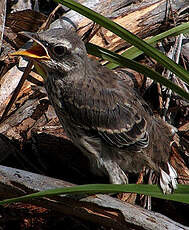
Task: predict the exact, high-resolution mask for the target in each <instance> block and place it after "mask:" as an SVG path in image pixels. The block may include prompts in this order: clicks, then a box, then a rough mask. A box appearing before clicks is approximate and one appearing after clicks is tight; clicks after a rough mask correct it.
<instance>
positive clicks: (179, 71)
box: [56, 0, 189, 84]
mask: <svg viewBox="0 0 189 230" xmlns="http://www.w3.org/2000/svg"><path fill="white" fill-rule="evenodd" d="M56 1H57V2H59V3H62V4H63V5H65V6H67V7H69V8H71V9H73V10H75V11H77V12H78V13H80V14H82V15H84V16H86V17H88V18H89V19H91V20H93V21H94V22H96V23H98V24H100V25H102V26H103V27H105V28H106V29H108V30H110V31H112V32H113V33H115V34H117V35H118V36H119V37H121V38H123V39H124V40H126V41H128V42H129V43H131V44H132V45H134V46H136V47H137V48H138V49H140V50H142V51H143V52H144V53H145V54H147V55H149V56H150V57H152V58H154V59H155V60H157V62H158V63H161V64H162V65H163V66H164V67H166V68H167V69H169V70H171V71H172V72H173V73H175V74H176V75H177V76H179V78H181V79H182V80H183V81H184V82H186V83H188V84H189V73H188V72H187V71H186V70H185V69H184V68H183V67H181V66H180V65H177V64H176V63H175V62H174V61H173V60H171V59H170V58H168V57H166V56H165V55H164V54H163V53H161V52H160V51H159V50H157V49H155V48H154V47H153V46H151V45H149V44H147V43H146V42H145V41H143V40H142V39H140V38H138V37H137V36H136V35H134V34H132V33H131V32H130V31H128V30H126V29H125V28H123V27H122V26H120V25H118V24H117V23H115V22H113V21H111V20H109V19H108V18H106V17H104V16H102V15H100V14H98V13H96V12H95V11H93V10H91V9H89V8H87V7H85V6H83V5H81V4H79V3H77V2H75V1H73V0H56Z"/></svg>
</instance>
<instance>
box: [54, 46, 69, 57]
mask: <svg viewBox="0 0 189 230" xmlns="http://www.w3.org/2000/svg"><path fill="white" fill-rule="evenodd" d="M53 51H54V53H55V54H56V55H58V56H62V55H64V54H65V53H67V51H68V50H67V48H66V47H65V46H61V45H58V46H55V47H54V48H53Z"/></svg>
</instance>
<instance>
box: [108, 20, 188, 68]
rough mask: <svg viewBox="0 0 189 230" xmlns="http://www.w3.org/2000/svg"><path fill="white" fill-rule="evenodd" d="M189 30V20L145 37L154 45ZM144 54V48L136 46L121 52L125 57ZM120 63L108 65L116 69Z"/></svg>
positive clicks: (129, 57)
mask: <svg viewBox="0 0 189 230" xmlns="http://www.w3.org/2000/svg"><path fill="white" fill-rule="evenodd" d="M188 30H189V22H187V23H184V24H181V25H179V26H176V27H174V28H171V29H170V30H167V31H165V32H163V33H160V34H158V35H156V36H154V37H152V38H148V39H145V42H147V43H148V44H151V45H152V46H154V45H155V44H156V43H157V42H158V41H161V40H162V39H164V38H166V37H168V36H176V35H179V34H181V33H187V32H188ZM141 54H143V51H142V50H139V49H138V48H136V47H130V48H128V49H127V50H126V51H125V52H123V53H122V54H121V56H123V57H127V58H128V59H134V58H136V57H138V56H139V55H141ZM118 66H119V65H118V64H116V63H107V64H106V67H107V68H109V69H114V68H116V67H118Z"/></svg>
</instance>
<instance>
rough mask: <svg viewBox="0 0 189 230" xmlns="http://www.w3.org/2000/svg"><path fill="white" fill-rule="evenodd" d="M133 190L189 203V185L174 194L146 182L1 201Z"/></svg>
mask: <svg viewBox="0 0 189 230" xmlns="http://www.w3.org/2000/svg"><path fill="white" fill-rule="evenodd" d="M120 192H132V193H138V194H144V195H148V196H152V197H156V198H161V199H166V200H172V201H178V202H183V203H186V204H189V185H178V189H177V190H175V192H174V193H173V194H170V195H164V194H163V193H162V191H161V190H160V188H159V187H158V186H157V185H144V184H127V185H116V184H89V185H78V186H74V187H68V188H57V189H50V190H46V191H42V192H37V193H33V194H30V195H25V196H21V197H17V198H12V199H6V200H3V201H0V205H4V204H9V203H13V202H21V201H27V200H29V199H33V198H40V197H50V196H58V195H62V194H96V193H120Z"/></svg>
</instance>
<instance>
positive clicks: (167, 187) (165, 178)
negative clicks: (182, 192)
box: [160, 163, 178, 194]
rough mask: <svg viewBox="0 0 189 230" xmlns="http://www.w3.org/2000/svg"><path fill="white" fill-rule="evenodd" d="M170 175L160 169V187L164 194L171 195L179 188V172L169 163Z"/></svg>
mask: <svg viewBox="0 0 189 230" xmlns="http://www.w3.org/2000/svg"><path fill="white" fill-rule="evenodd" d="M167 166H168V170H169V174H167V173H166V172H165V171H164V170H163V169H161V168H160V187H161V189H162V191H163V193H164V194H171V193H172V192H173V191H174V190H175V189H176V188H177V184H178V183H177V172H176V171H175V169H174V168H173V167H172V166H171V165H170V164H169V163H167Z"/></svg>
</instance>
